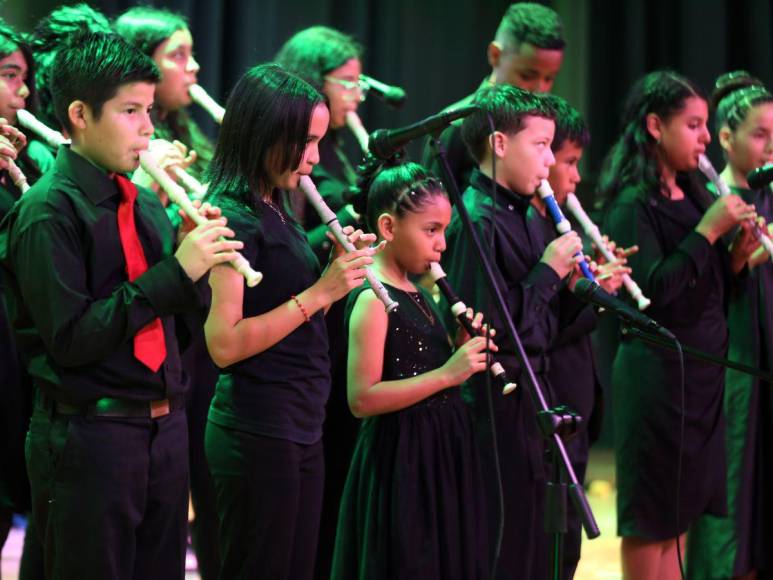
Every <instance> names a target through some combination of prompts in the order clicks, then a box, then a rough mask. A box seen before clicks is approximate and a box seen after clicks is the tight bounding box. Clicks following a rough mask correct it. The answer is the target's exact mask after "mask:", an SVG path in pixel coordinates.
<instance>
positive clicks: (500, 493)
mask: <svg viewBox="0 0 773 580" xmlns="http://www.w3.org/2000/svg"><path fill="white" fill-rule="evenodd" d="M486 118H487V119H488V123H489V129H490V131H491V133H490V134H491V135H493V134H494V132H495V131H496V127H494V119H493V118H492V116H491V113H486ZM491 199H492V206H491V207H492V210H493V211H496V208H497V164H496V156H495V155H494V151H493V150H492V152H491ZM461 201H462V203H464V199H463V198H462V199H461ZM491 225H492V226H493V227H492V228H491V232H490V236H489V257H491V258H493V256H494V242H495V233H496V219H493V220H492V222H491ZM494 283H496V281H494ZM488 309H489V311H488V312H487V313H486V318H487V319H488V320H489V325H490V324H491V321H492V320H493V317H492V314H493V309H494V304H493V303H490V304H489V305H488ZM490 341H491V333H490V332H487V333H486V351H487V352H488V348H489V342H490ZM490 368H491V357H490V356H489V355H488V354H487V355H486V371H487V372H486V373H485V374H486V382H485V388H486V405H487V407H488V415H489V421H490V422H491V449H492V451H493V453H494V473H495V477H494V479H495V481H496V495H497V504H498V505H497V507H498V514H497V529H496V535H495V537H494V555H493V558H492V561H491V579H492V580H494V579H495V578H496V575H497V568H498V566H499V556H500V553H501V551H502V539H503V537H504V533H505V494H504V488H503V485H502V467H501V465H500V462H499V444H498V443H497V424H496V418H495V416H494V399H493V395H492V390H493V385H492V384H491V373H490V372H488V371H490Z"/></svg>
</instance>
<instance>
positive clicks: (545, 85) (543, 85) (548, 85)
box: [536, 79, 553, 93]
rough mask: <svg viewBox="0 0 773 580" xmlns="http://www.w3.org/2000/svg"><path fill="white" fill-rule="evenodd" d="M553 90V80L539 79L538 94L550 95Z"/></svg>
mask: <svg viewBox="0 0 773 580" xmlns="http://www.w3.org/2000/svg"><path fill="white" fill-rule="evenodd" d="M552 88H553V80H552V79H539V81H538V83H537V87H536V92H538V93H549V92H550V89H552Z"/></svg>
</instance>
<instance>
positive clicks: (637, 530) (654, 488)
mask: <svg viewBox="0 0 773 580" xmlns="http://www.w3.org/2000/svg"><path fill="white" fill-rule="evenodd" d="M707 119H708V104H707V102H706V99H705V97H704V96H703V94H702V93H701V91H700V90H699V89H698V88H697V87H696V86H695V85H694V84H693V83H692V82H690V81H689V80H688V79H686V78H684V77H682V76H680V75H678V74H676V73H673V72H670V71H657V72H653V73H650V74H648V75H646V76H645V77H644V78H642V79H640V80H639V81H638V82H637V83H636V84H635V85H634V87H633V89H632V91H631V93H630V95H629V97H628V101H627V104H626V109H625V113H624V117H623V133H622V135H621V137H620V138H619V139H618V141H617V143H616V144H615V145H614V146H613V148H612V150H611V151H610V153H609V155H608V157H607V160H606V163H605V168H604V170H603V173H602V179H601V190H602V193H603V194H605V195H606V196H608V198H610V199H611V200H612V203H611V206H610V207H609V209H608V213H607V218H606V227H605V230H604V231H606V232H608V234H609V235H610V237H611V238H613V239H615V240H617V242H618V243H619V244H621V245H623V246H625V247H628V246H634V245H636V246H638V247H639V252H638V253H636V254H634V255H632V256H631V257H629V259H628V263H629V265H630V266H631V268H632V269H633V274H632V275H633V277H634V279H635V280H636V282H637V283H638V284H639V286H640V287H641V288H642V291H643V292H644V294H645V295H646V296H648V297H649V298H650V299H651V300H652V305H651V306H650V307H649V309H648V310H647V314H648V315H649V316H651V317H652V318H654V319H655V320H657V321H658V322H660V323H661V324H662V325H663V326H665V327H666V328H668V329H670V330H671V331H672V332H673V333H674V334H675V335H676V336H677V337H678V339H679V340H680V341H681V342H682V343H683V344H685V345H689V346H691V347H694V348H698V349H701V350H703V351H706V352H709V353H712V354H715V355H718V356H725V354H726V353H727V321H726V316H725V308H724V302H725V296H726V290H727V288H728V286H729V284H730V281H731V278H732V277H734V275H735V274H737V273H739V272H740V271H741V270H742V269H743V268H744V267H745V264H746V261H747V259H748V257H749V255H750V253H751V251H752V250H753V247H754V239H753V236H752V234H751V232H750V231H749V229H748V228H747V227H746V226H744V227H743V229H742V230H741V235H739V236H738V237H736V238H735V239H734V241H733V243H732V245H731V246H730V249H729V250H728V248H727V246H726V244H725V243H724V242H723V239H722V236H723V235H724V234H726V233H727V232H729V231H730V230H732V229H733V228H735V227H736V226H737V225H738V224H739V223H740V222H741V221H742V220H744V219H745V218H749V217H754V216H755V214H754V207H753V206H750V205H748V204H747V203H745V202H744V201H743V200H742V199H741V198H740V197H739V196H736V195H732V196H728V197H725V198H721V199H718V200H716V201H713V203H712V197H711V196H710V194H709V193H708V192H707V191H706V190H705V189H703V188H702V187H701V186H700V185H699V184H698V183H697V181H696V176H695V170H696V168H697V166H698V156H699V155H700V154H702V153H703V152H704V151H705V149H706V145H707V144H708V143H709V141H710V135H709V131H708V129H707V126H706V122H707ZM723 376H724V373H723V370H722V368H721V367H718V366H714V365H709V364H706V363H703V362H700V361H697V360H695V359H691V358H689V357H688V358H686V359H685V377H684V379H685V383H684V392H682V390H681V388H680V387H681V373H680V365H679V359H678V357H677V354H676V353H674V352H672V351H669V350H665V349H663V348H661V347H656V346H650V345H648V344H647V343H645V342H643V341H640V340H637V339H632V340H623V341H622V344H621V345H620V347H619V349H618V351H617V356H616V357H615V362H614V369H613V376H612V384H613V389H614V405H613V417H614V422H615V453H616V464H617V485H618V497H617V516H618V534H620V535H621V536H622V537H623V541H622V560H623V574H624V576H625V577H626V578H636V579H638V578H651V579H656V578H657V579H671V578H678V577H679V566H678V559H677V541H676V538H677V536H680V535H681V534H683V533H684V532H685V531H686V530H687V528H688V527H689V525H690V524H691V523H693V522H694V521H695V520H696V519H697V518H698V516H700V515H701V514H703V513H715V514H722V513H724V511H725V467H724V465H725V464H724V455H725V454H724V418H723V413H722V392H723V383H724V380H723ZM682 409H684V415H685V420H684V437H683V440H682V437H681V436H680V431H681V429H680V427H681V413H682ZM680 453H681V456H680ZM680 465H681V472H680V470H679V466H680ZM677 494H678V497H677Z"/></svg>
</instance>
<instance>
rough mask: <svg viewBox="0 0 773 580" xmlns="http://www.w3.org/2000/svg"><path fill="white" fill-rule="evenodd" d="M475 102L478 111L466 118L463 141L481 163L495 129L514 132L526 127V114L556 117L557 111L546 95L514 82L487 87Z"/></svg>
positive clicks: (547, 117) (481, 91)
mask: <svg viewBox="0 0 773 580" xmlns="http://www.w3.org/2000/svg"><path fill="white" fill-rule="evenodd" d="M473 104H475V105H477V106H478V110H477V111H475V112H474V113H473V114H471V115H469V116H468V117H466V118H465V119H464V122H463V123H462V140H463V141H464V144H465V145H466V146H467V149H468V150H469V152H470V155H472V157H473V159H475V161H476V162H478V163H480V162H481V161H482V160H483V159H484V158H485V155H486V151H487V149H488V138H489V135H491V133H492V129H491V125H490V124H489V117H490V118H491V121H492V122H493V124H494V131H501V132H502V133H505V134H507V135H514V134H516V133H518V131H520V130H521V129H523V127H524V119H525V118H526V117H542V118H544V119H555V112H554V110H553V108H552V107H551V106H550V102H549V101H548V99H547V98H546V97H545V96H544V95H538V94H535V93H531V92H529V91H525V90H523V89H521V88H518V87H516V86H513V85H508V84H499V85H492V86H487V87H483V88H482V89H480V90H479V91H478V92H477V93H476V94H475V98H474V100H473Z"/></svg>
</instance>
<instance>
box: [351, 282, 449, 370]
mask: <svg viewBox="0 0 773 580" xmlns="http://www.w3.org/2000/svg"><path fill="white" fill-rule="evenodd" d="M384 286H386V288H387V290H389V294H390V295H391V296H392V298H393V299H394V300H396V301H397V302H398V303H399V305H400V306H399V307H398V308H397V309H396V310H394V311H393V312H392V313H390V314H389V326H388V327H387V336H386V343H385V345H384V370H383V372H382V377H381V378H382V380H384V381H390V380H398V379H404V378H408V377H413V376H416V375H420V374H422V373H426V372H428V371H431V370H434V369H436V368H438V367H440V366H442V365H443V364H444V363H445V362H446V361H447V360H448V358H449V357H450V356H451V353H452V351H451V345H450V344H449V342H448V335H447V333H446V329H445V327H444V326H443V323H442V321H441V317H440V315H439V313H438V312H437V310H436V306H435V303H434V301H433V300H432V298H431V297H430V296H429V294H428V293H427V292H425V291H423V290H422V291H420V292H406V291H404V290H400V289H399V288H395V287H394V286H390V285H388V284H384ZM369 287H370V286H368V284H367V283H366V284H365V285H363V286H362V287H360V288H358V289H357V290H355V291H354V292H352V293H351V294H350V297H349V303H348V305H347V306H348V308H347V316H346V319H347V323H348V320H349V316H350V314H351V309H352V308H353V306H354V303H355V302H356V300H357V296H358V295H359V293H360V292H362V291H363V290H364V289H366V288H369Z"/></svg>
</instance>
